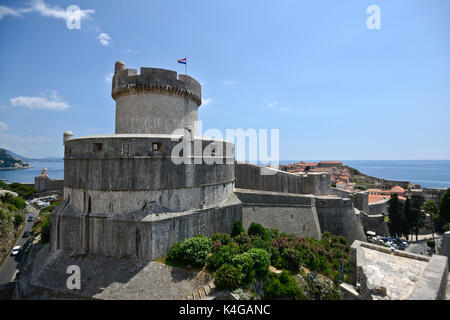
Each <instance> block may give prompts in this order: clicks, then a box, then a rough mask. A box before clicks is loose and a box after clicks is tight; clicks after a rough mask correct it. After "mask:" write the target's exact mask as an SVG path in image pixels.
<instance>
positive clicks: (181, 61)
mask: <svg viewBox="0 0 450 320" xmlns="http://www.w3.org/2000/svg"><path fill="white" fill-rule="evenodd" d="M186 62H187V61H186V58H183V59H178V63H181V64H186Z"/></svg>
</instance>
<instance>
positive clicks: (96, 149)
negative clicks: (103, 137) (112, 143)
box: [94, 143, 103, 152]
mask: <svg viewBox="0 0 450 320" xmlns="http://www.w3.org/2000/svg"><path fill="white" fill-rule="evenodd" d="M102 150H103V143H94V152H101V151H102Z"/></svg>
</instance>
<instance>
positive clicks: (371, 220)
mask: <svg viewBox="0 0 450 320" xmlns="http://www.w3.org/2000/svg"><path fill="white" fill-rule="evenodd" d="M360 217H361V220H362V222H363V223H367V225H368V230H370V231H374V232H375V233H376V234H377V235H379V236H383V237H386V236H388V235H389V229H388V226H387V224H386V221H385V220H384V215H383V214H367V213H365V212H361V216H360Z"/></svg>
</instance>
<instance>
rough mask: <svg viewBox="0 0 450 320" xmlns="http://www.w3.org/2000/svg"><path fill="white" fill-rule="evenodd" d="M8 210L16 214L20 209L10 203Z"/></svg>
mask: <svg viewBox="0 0 450 320" xmlns="http://www.w3.org/2000/svg"><path fill="white" fill-rule="evenodd" d="M8 210H9V211H11V212H16V211H17V210H18V209H17V208H16V206H15V205H13V204H11V203H8Z"/></svg>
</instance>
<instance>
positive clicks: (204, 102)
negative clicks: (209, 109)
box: [202, 98, 213, 106]
mask: <svg viewBox="0 0 450 320" xmlns="http://www.w3.org/2000/svg"><path fill="white" fill-rule="evenodd" d="M212 100H213V99H212V98H208V99H202V105H204V106H207V105H208V104H210V103H211V102H212Z"/></svg>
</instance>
